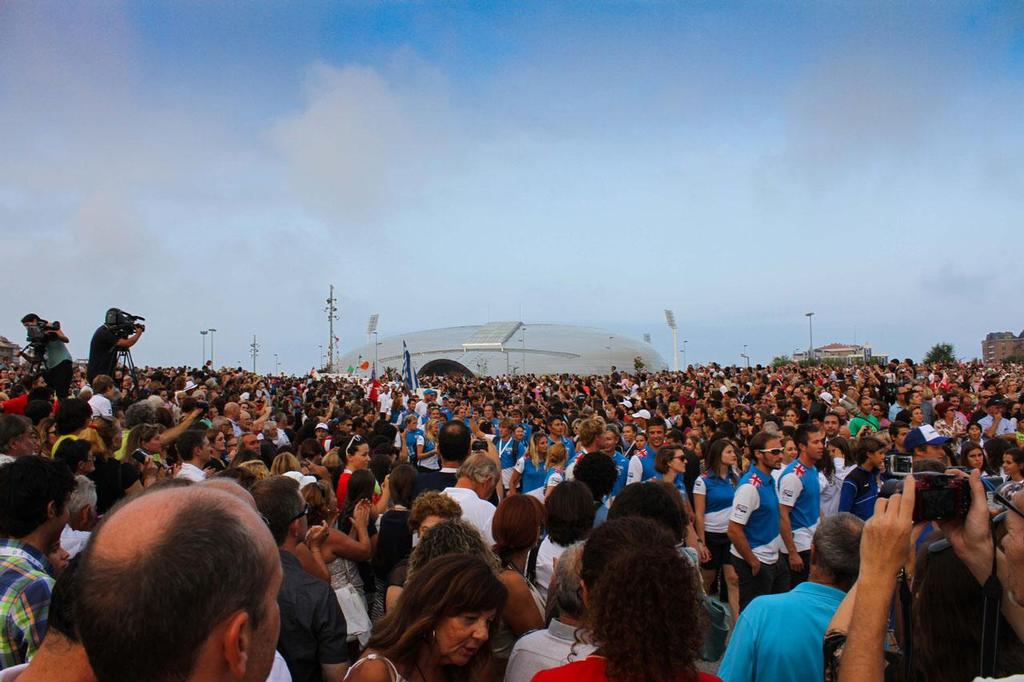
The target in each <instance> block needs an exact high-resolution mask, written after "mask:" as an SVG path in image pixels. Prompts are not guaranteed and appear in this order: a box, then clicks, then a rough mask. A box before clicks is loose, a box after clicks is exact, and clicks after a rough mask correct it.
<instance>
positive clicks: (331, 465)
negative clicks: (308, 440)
mask: <svg viewBox="0 0 1024 682" xmlns="http://www.w3.org/2000/svg"><path fill="white" fill-rule="evenodd" d="M320 464H322V465H323V466H324V468H325V469H329V470H331V471H334V470H335V469H340V468H341V455H339V454H338V451H337V449H335V448H331V451H330V452H328V453H327V454H326V455H324V457H323V459H321V460H320Z"/></svg>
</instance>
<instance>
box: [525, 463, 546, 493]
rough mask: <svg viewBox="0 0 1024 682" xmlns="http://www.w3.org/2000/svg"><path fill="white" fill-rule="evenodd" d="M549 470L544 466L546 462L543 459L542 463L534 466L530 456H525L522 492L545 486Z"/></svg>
mask: <svg viewBox="0 0 1024 682" xmlns="http://www.w3.org/2000/svg"><path fill="white" fill-rule="evenodd" d="M547 473H548V470H547V469H545V468H544V462H543V461H541V463H540V465H538V466H534V464H533V460H532V459H530V458H529V457H523V476H522V479H521V480H520V482H519V490H520V492H524V493H528V492H530V491H531V490H536V489H537V488H541V487H543V486H544V481H545V480H546V479H547Z"/></svg>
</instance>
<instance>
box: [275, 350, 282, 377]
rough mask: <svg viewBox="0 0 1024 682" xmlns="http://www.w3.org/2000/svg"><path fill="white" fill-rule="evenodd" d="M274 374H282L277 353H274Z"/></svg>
mask: <svg viewBox="0 0 1024 682" xmlns="http://www.w3.org/2000/svg"><path fill="white" fill-rule="evenodd" d="M274 372H275V373H276V374H280V373H281V363H280V362H278V360H277V353H274Z"/></svg>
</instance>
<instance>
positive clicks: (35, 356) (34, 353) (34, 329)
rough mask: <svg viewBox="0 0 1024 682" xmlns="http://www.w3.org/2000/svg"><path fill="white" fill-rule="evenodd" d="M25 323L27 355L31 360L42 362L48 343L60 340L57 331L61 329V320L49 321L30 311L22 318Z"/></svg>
mask: <svg viewBox="0 0 1024 682" xmlns="http://www.w3.org/2000/svg"><path fill="white" fill-rule="evenodd" d="M21 323H22V324H23V325H25V341H26V342H27V344H28V345H27V346H25V357H26V358H27V359H28V360H29V362H32V363H33V364H34V363H38V362H42V360H43V354H44V353H45V352H46V344H48V343H50V341H54V340H57V341H59V340H60V336H59V335H58V334H57V332H59V331H60V322H57V321H53V322H48V321H46V320H44V319H43V318H41V317H39V316H38V315H36V314H35V313H29V314H28V315H26V316H25V317H23V318H21Z"/></svg>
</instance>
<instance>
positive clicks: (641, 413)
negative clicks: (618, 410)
mask: <svg viewBox="0 0 1024 682" xmlns="http://www.w3.org/2000/svg"><path fill="white" fill-rule="evenodd" d="M632 417H633V419H650V418H651V413H650V412H648V411H647V410H640V411H638V412H634V413H633V415H632Z"/></svg>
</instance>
